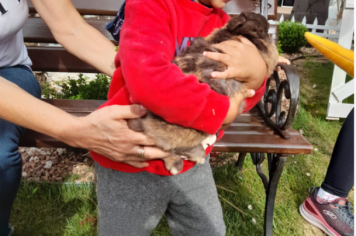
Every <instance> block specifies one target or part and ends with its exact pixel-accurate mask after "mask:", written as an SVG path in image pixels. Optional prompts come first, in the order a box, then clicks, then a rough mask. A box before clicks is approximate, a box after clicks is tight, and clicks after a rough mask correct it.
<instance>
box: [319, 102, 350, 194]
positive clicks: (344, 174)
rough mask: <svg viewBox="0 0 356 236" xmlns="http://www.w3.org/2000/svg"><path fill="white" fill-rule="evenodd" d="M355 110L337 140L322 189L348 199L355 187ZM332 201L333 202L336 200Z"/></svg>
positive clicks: (347, 119)
mask: <svg viewBox="0 0 356 236" xmlns="http://www.w3.org/2000/svg"><path fill="white" fill-rule="evenodd" d="M354 149H355V148H354V109H352V111H351V112H350V114H349V115H348V117H347V118H346V120H345V122H344V124H343V126H342V128H341V130H340V133H339V136H338V138H337V140H336V143H335V147H334V151H333V154H332V156H331V160H330V164H329V167H328V171H327V172H326V176H325V180H324V182H323V184H322V185H321V188H322V189H323V190H324V191H326V192H327V193H329V194H332V195H334V196H336V197H335V198H334V199H336V198H338V197H344V198H346V197H347V195H348V194H349V192H350V190H351V188H352V187H353V186H354ZM334 199H331V200H334Z"/></svg>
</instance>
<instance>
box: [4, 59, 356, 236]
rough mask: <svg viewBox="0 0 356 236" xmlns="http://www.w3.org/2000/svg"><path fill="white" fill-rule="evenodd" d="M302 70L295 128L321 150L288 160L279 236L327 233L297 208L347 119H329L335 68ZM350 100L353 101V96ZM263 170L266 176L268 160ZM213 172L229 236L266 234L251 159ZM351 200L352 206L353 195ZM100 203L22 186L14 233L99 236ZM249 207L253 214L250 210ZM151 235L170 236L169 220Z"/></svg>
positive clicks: (87, 192) (279, 202)
mask: <svg viewBox="0 0 356 236" xmlns="http://www.w3.org/2000/svg"><path fill="white" fill-rule="evenodd" d="M299 68H302V69H301V70H299V71H300V76H301V108H300V112H299V114H298V116H297V117H296V118H295V122H294V123H293V128H294V129H296V130H301V129H302V130H303V132H304V136H305V137H306V138H307V139H308V140H309V141H310V142H311V143H312V144H313V146H314V148H317V149H318V150H317V151H314V152H313V154H311V155H297V156H295V157H289V158H288V161H287V163H286V165H285V168H284V171H283V173H282V176H281V180H280V184H279V187H278V191H277V197H276V203H275V210H274V224H273V226H274V227H273V231H274V235H280V236H285V235H322V234H321V233H320V231H319V230H317V229H313V230H314V231H313V233H311V234H307V233H306V232H305V230H306V228H308V227H309V228H308V229H309V230H310V225H309V224H308V223H306V222H305V221H304V220H303V219H302V218H301V216H300V215H299V213H298V207H299V205H300V204H301V203H302V202H303V201H304V200H305V198H306V197H307V196H308V188H309V187H312V186H320V185H321V183H322V181H323V180H324V177H325V173H326V170H327V167H328V164H329V160H330V156H331V153H332V150H333V146H334V144H335V141H336V138H337V135H338V133H339V130H340V128H341V126H342V123H343V120H342V119H341V120H340V121H327V120H325V116H326V109H327V101H328V96H329V90H330V85H331V76H332V70H333V65H332V64H331V63H320V62H313V61H311V60H310V61H306V62H305V63H304V64H302V65H300V66H299ZM314 84H316V85H317V86H316V88H312V87H313V85H314ZM348 102H349V103H351V102H353V97H351V98H349V101H348ZM311 104H313V105H311ZM263 168H264V171H265V173H267V170H266V169H267V164H266V162H265V163H264V165H263ZM213 171H214V177H215V181H216V184H217V186H219V187H218V193H219V195H220V200H221V204H222V207H223V212H224V220H225V223H226V226H227V235H229V236H236V235H246V236H250V235H258V236H259V235H263V219H264V218H263V217H264V204H265V193H264V189H263V185H262V182H261V180H260V178H259V177H258V175H257V173H256V171H255V166H254V165H253V164H252V161H251V159H250V158H249V157H247V158H246V161H245V164H244V168H243V171H242V172H241V173H239V172H237V171H236V168H235V167H234V164H233V163H232V164H227V165H225V166H222V167H220V168H215V169H214V170H213ZM307 173H309V174H310V176H307ZM72 179H75V177H73V178H72ZM231 191H232V192H231ZM349 198H350V200H351V202H352V203H353V202H354V199H353V194H351V195H350V197H349ZM95 202H96V195H95V191H94V189H93V187H88V186H82V187H80V188H79V187H72V188H70V187H65V186H63V185H55V184H53V185H47V184H36V183H26V182H25V183H22V185H21V187H20V191H19V194H18V197H17V199H16V202H15V206H14V209H13V213H12V219H11V223H12V224H14V225H15V233H14V235H21V236H22V235H96V225H95V223H93V222H92V219H93V217H96V215H97V211H96V203H95ZM231 204H233V205H234V206H231ZM249 205H251V206H252V210H249V209H248V206H249ZM235 207H237V208H238V209H239V210H237V209H236V208H235ZM240 211H242V212H244V213H241V212H240ZM252 218H254V219H255V220H256V222H257V223H256V224H254V223H253V222H252ZM88 219H89V220H88ZM152 235H153V236H166V235H170V234H169V229H168V225H167V221H166V219H165V218H163V219H162V221H161V222H160V223H159V225H158V226H157V227H156V229H155V231H154V232H153V233H152Z"/></svg>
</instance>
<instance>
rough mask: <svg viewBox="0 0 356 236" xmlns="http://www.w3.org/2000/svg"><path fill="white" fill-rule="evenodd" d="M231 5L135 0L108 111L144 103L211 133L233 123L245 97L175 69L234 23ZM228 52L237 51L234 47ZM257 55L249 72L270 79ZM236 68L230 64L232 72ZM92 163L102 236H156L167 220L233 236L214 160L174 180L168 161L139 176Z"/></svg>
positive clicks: (182, 230) (175, 226)
mask: <svg viewBox="0 0 356 236" xmlns="http://www.w3.org/2000/svg"><path fill="white" fill-rule="evenodd" d="M228 1H229V0H199V1H197V2H194V1H191V0H146V1H142V0H128V1H127V2H126V8H125V22H124V24H123V28H122V31H121V34H120V47H119V51H118V54H117V56H116V59H115V65H116V68H117V69H116V71H115V73H114V76H113V79H112V82H111V85H110V90H109V94H108V102H107V103H105V104H104V106H108V105H113V104H119V105H125V104H132V103H137V104H141V105H142V106H144V107H145V108H147V109H148V110H150V111H152V112H153V113H155V114H157V115H159V116H160V117H162V118H163V119H165V120H166V121H168V122H171V123H175V124H179V125H182V126H185V127H190V128H194V129H198V130H201V131H204V132H207V133H210V134H216V133H217V132H218V131H219V130H220V128H221V126H222V125H223V124H224V123H225V124H226V123H230V122H232V120H233V119H234V118H235V116H236V115H237V110H238V105H239V103H240V102H241V100H242V98H241V97H239V98H236V99H230V100H229V98H228V97H226V96H224V95H220V94H218V93H216V92H215V91H213V90H211V89H210V87H209V86H208V85H206V84H202V83H199V82H198V79H197V78H196V77H195V76H194V75H189V76H186V75H184V74H183V73H182V72H181V70H180V69H179V68H178V67H177V66H176V65H174V64H173V63H172V61H173V59H174V57H175V56H177V55H179V53H180V52H181V51H182V50H183V49H184V48H186V47H187V46H189V45H190V43H191V42H192V41H193V40H194V38H195V37H198V36H201V37H206V36H207V35H209V34H210V33H211V32H212V30H213V29H215V28H220V27H222V26H223V25H225V24H226V23H227V21H228V20H229V16H228V15H227V14H226V13H225V12H223V11H222V10H221V8H223V7H224V6H225V4H226V2H228ZM220 47H221V48H222V49H223V51H231V47H232V46H231V45H229V44H223V45H220ZM224 48H225V50H224ZM227 49H228V50H227ZM232 49H233V48H232ZM251 50H256V49H255V48H254V47H251ZM232 51H234V50H232ZM236 51H237V50H236V49H235V52H236ZM256 52H257V50H256ZM245 54H247V53H245ZM251 54H252V55H254V56H255V57H256V58H255V61H254V63H251V65H249V66H251V67H249V68H247V70H250V71H253V72H256V73H258V72H259V70H260V71H263V73H265V68H264V67H265V66H263V65H264V62H263V63H262V66H261V67H257V68H256V64H257V65H258V61H263V59H262V58H261V56H259V54H258V52H257V53H255V54H253V51H252V53H251ZM230 55H231V54H230ZM208 56H209V57H211V58H216V59H217V60H221V61H224V62H225V61H226V64H228V63H231V62H234V60H230V58H228V59H229V60H227V59H226V56H229V54H228V53H227V54H226V55H225V54H224V57H225V58H224V57H221V55H220V56H219V55H216V54H211V53H210V55H208ZM259 65H261V64H259ZM234 66H235V65H232V66H230V65H229V69H230V70H231V71H232V72H234V70H233V69H231V68H233V67H234ZM253 66H255V67H253ZM231 71H230V72H231ZM241 74H243V73H241ZM250 74H251V73H250ZM260 74H261V73H260ZM229 77H235V75H233V76H229ZM236 77H238V76H236ZM241 79H242V80H243V79H244V78H242V77H241ZM263 79H264V76H261V78H259V81H260V82H259V83H257V84H258V87H260V88H259V89H258V87H255V88H254V89H257V91H256V95H255V96H254V97H253V98H250V99H247V100H246V101H245V103H246V107H247V109H250V108H252V107H253V106H254V105H255V104H256V103H257V102H258V101H259V100H260V98H261V97H262V94H263V93H264V90H265V83H264V80H263ZM241 96H243V95H241ZM209 151H210V150H208V151H207V153H209ZM92 156H93V158H94V159H95V161H96V162H98V163H99V165H96V174H97V180H98V185H97V188H98V189H97V194H98V207H99V216H100V217H99V233H100V235H105V236H106V235H124V236H125V235H135V236H136V235H150V233H151V231H152V230H153V229H154V228H155V226H156V225H157V224H158V222H159V220H160V218H161V217H162V216H163V214H166V216H167V220H168V223H169V226H170V229H171V231H172V234H173V235H214V236H216V235H225V224H224V222H223V217H222V210H221V206H220V203H219V200H218V197H217V192H216V187H215V184H214V180H213V177H212V172H211V168H210V165H209V157H207V161H206V162H205V164H204V165H195V163H192V162H189V161H184V167H183V171H182V172H181V173H180V174H178V175H176V176H170V173H169V172H168V171H167V170H166V169H165V167H164V164H163V161H162V160H152V161H149V162H148V166H147V167H145V168H141V169H139V168H134V167H132V166H129V165H126V164H124V163H121V162H113V161H111V160H109V159H107V158H105V157H103V156H100V155H99V154H96V153H92ZM188 170H189V171H188Z"/></svg>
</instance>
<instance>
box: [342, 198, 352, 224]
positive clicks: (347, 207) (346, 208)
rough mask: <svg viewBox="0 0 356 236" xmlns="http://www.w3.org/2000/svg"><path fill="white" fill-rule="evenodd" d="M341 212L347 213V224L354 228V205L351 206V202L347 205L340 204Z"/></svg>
mask: <svg viewBox="0 0 356 236" xmlns="http://www.w3.org/2000/svg"><path fill="white" fill-rule="evenodd" d="M339 207H340V210H341V212H343V213H345V214H346V215H347V219H345V221H347V224H348V225H350V226H351V228H354V215H353V214H352V211H351V210H353V207H352V206H351V204H350V202H347V204H346V205H344V206H340V205H339Z"/></svg>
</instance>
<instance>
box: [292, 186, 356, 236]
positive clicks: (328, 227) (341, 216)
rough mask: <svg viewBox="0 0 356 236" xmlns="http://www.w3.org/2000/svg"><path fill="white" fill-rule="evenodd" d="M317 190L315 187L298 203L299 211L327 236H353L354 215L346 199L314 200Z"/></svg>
mask: <svg viewBox="0 0 356 236" xmlns="http://www.w3.org/2000/svg"><path fill="white" fill-rule="evenodd" d="M318 190H319V188H315V189H314V191H313V192H312V193H311V194H310V195H309V197H308V198H307V199H306V200H305V201H304V202H303V204H301V205H300V207H299V212H300V214H301V215H302V216H303V218H304V219H305V220H306V221H308V222H309V223H311V224H312V225H314V226H316V227H318V228H319V229H321V230H322V231H324V232H325V233H326V234H327V235H329V236H353V235H354V216H353V213H352V212H351V208H352V207H351V205H350V203H349V202H348V201H347V199H346V198H338V199H335V200H334V201H333V202H328V203H319V202H317V201H316V197H317V194H318Z"/></svg>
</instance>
